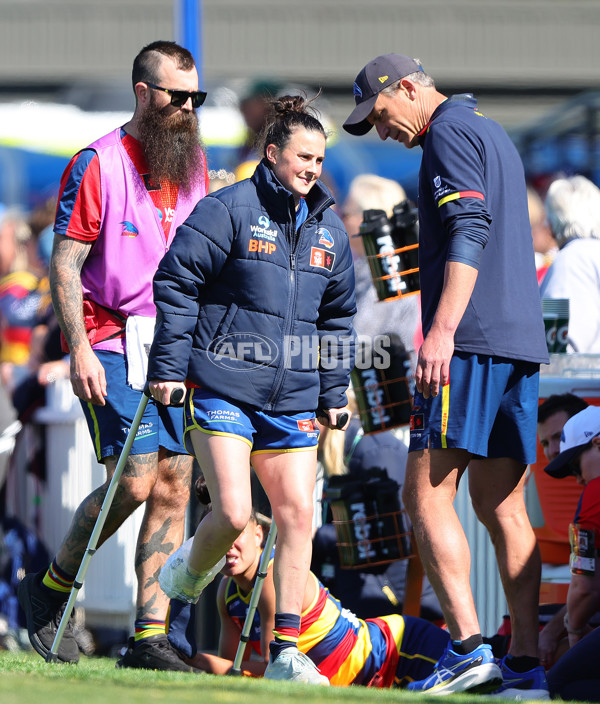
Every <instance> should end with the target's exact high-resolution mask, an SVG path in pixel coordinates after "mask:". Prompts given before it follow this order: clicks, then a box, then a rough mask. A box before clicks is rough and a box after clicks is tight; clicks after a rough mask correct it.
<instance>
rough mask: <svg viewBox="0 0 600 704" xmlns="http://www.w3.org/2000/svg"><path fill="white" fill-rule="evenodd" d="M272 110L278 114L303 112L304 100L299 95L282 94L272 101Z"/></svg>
mask: <svg viewBox="0 0 600 704" xmlns="http://www.w3.org/2000/svg"><path fill="white" fill-rule="evenodd" d="M272 105H273V111H274V112H275V113H277V114H278V115H286V114H288V113H291V112H304V111H305V108H306V100H305V99H304V98H303V97H302V96H301V95H282V96H281V97H280V98H275V99H274V100H273V102H272Z"/></svg>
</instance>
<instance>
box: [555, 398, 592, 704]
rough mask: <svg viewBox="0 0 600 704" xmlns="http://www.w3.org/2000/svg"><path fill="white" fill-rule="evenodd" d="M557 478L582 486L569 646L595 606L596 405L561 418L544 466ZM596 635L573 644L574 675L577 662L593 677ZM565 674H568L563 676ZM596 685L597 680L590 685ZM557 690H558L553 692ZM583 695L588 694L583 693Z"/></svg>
mask: <svg viewBox="0 0 600 704" xmlns="http://www.w3.org/2000/svg"><path fill="white" fill-rule="evenodd" d="M545 471H546V472H547V473H548V474H549V475H550V476H551V477H556V478H557V479H562V478H564V477H567V476H569V475H574V476H575V477H576V479H577V482H578V483H579V484H581V486H582V487H583V492H582V494H581V499H580V501H579V506H578V507H577V511H576V513H575V517H574V519H573V523H572V524H571V526H570V535H571V559H570V566H571V582H570V584H569V591H568V595H567V611H566V613H565V614H564V621H563V624H564V629H565V630H566V632H567V635H568V638H569V646H570V647H571V648H572V647H573V646H575V645H577V644H578V643H580V642H582V643H583V642H585V638H584V637H585V636H587V634H588V633H590V632H591V630H592V629H591V627H590V626H589V623H588V622H589V620H590V618H591V617H592V616H593V615H594V614H595V613H596V612H597V611H598V610H599V609H600V564H599V562H598V546H599V545H600V408H599V407H597V406H588V407H587V408H585V409H584V410H583V411H580V412H579V413H577V414H575V415H574V416H572V417H571V418H569V420H568V421H567V422H566V423H565V426H564V428H563V436H562V439H561V442H560V453H559V455H558V457H556V458H555V459H554V460H553V461H552V462H550V464H549V465H548V466H547V467H546V468H545ZM582 639H583V640H582ZM596 642H597V639H595V640H593V641H589V648H584V647H583V646H582V647H581V648H578V657H579V659H580V660H579V665H578V668H579V669H578V677H584V675H582V673H581V669H582V668H581V665H582V664H584V663H585V667H584V668H583V670H587V672H588V674H589V675H590V678H591V677H592V676H594V677H595V678H596V680H597V676H598V671H599V668H600V657H599V654H598V648H597V646H596ZM563 669H564V668H562V667H561V668H559V673H560V674H559V675H555V676H552V677H551V678H549V684H551V686H553V687H559V688H560V690H562V687H563V686H564V685H565V684H566V683H567V682H568V679H569V678H568V674H569V673H568V671H567V673H565V672H564V671H563ZM565 674H566V675H567V678H565ZM595 687H596V691H597V684H596V685H595ZM558 693H560V691H559V692H558ZM583 698H584V699H588V697H587V696H585V697H583Z"/></svg>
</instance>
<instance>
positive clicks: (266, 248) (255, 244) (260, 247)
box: [248, 240, 277, 254]
mask: <svg viewBox="0 0 600 704" xmlns="http://www.w3.org/2000/svg"><path fill="white" fill-rule="evenodd" d="M276 249H277V245H276V244H274V243H273V242H267V241H265V240H250V242H249V243H248V251H249V252H264V253H265V254H273V252H274V251H275V250H276Z"/></svg>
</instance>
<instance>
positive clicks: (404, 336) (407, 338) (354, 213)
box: [341, 174, 419, 362]
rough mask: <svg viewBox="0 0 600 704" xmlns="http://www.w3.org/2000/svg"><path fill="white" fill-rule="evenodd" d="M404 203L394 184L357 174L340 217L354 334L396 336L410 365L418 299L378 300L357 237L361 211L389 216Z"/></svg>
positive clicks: (414, 359) (397, 187) (358, 236)
mask: <svg viewBox="0 0 600 704" xmlns="http://www.w3.org/2000/svg"><path fill="white" fill-rule="evenodd" d="M404 200H406V193H405V192H404V189H403V188H402V186H401V185H400V184H399V183H397V182H396V181H392V180H390V179H387V178H382V177H381V176H377V175H375V174H361V175H360V176H356V177H355V178H354V179H353V181H352V183H351V184H350V188H349V190H348V195H347V196H346V200H345V201H344V204H343V207H342V213H341V215H342V220H343V221H344V225H345V227H346V230H347V232H348V236H349V237H350V247H351V248H352V257H353V259H354V277H355V280H356V309H357V313H356V317H355V319H354V329H355V330H356V333H357V334H358V335H370V336H375V335H385V334H389V333H396V334H397V335H398V336H399V337H400V339H401V341H402V344H403V345H404V348H405V349H406V350H407V351H408V353H409V354H410V355H411V358H412V360H413V362H414V361H416V357H415V353H414V350H415V340H414V338H415V333H416V331H417V328H418V326H419V297H418V296H417V295H414V296H407V297H406V298H400V299H396V300H390V301H380V300H379V299H378V297H377V292H376V290H375V286H374V284H373V278H372V276H371V270H370V268H369V262H368V261H367V257H366V255H365V248H364V245H363V242H362V238H361V237H360V235H359V231H360V226H361V223H362V221H363V213H364V211H365V210H384V211H385V212H386V214H387V216H388V217H390V216H391V215H392V210H393V208H394V206H395V205H398V204H399V203H401V202H402V201H404Z"/></svg>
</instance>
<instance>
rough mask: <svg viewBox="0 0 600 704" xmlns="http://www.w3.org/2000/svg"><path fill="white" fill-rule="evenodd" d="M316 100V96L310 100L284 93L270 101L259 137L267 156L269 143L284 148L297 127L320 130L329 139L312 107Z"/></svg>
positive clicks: (312, 130) (262, 149)
mask: <svg viewBox="0 0 600 704" xmlns="http://www.w3.org/2000/svg"><path fill="white" fill-rule="evenodd" d="M316 97H318V96H316ZM314 100H315V98H313V99H311V100H308V99H307V98H306V97H304V96H301V95H283V96H281V97H280V98H274V99H273V100H270V101H269V106H270V111H269V114H268V115H267V119H266V122H265V126H264V127H263V129H262V132H261V133H260V136H259V138H258V145H259V147H260V151H261V152H262V154H263V156H265V157H266V155H267V147H268V145H269V144H274V145H275V146H276V147H277V148H278V149H283V148H284V147H285V146H286V144H287V143H288V142H289V141H290V138H291V136H292V132H293V131H294V130H295V129H296V128H297V127H304V129H306V130H308V131H309V132H320V133H321V134H322V135H323V137H325V139H327V134H326V132H325V128H324V127H323V125H322V124H321V123H320V121H319V119H318V118H317V114H318V113H317V111H316V110H315V109H314V108H313V107H312V103H313V101H314Z"/></svg>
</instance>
